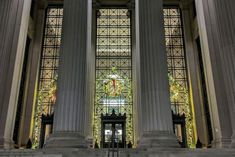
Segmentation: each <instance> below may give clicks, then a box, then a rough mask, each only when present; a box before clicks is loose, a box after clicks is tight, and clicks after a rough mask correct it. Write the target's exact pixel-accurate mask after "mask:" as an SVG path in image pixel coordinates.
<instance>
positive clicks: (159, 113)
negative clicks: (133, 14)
mask: <svg viewBox="0 0 235 157" xmlns="http://www.w3.org/2000/svg"><path fill="white" fill-rule="evenodd" d="M137 9H138V11H139V39H138V40H139V42H140V52H139V53H140V72H141V73H140V77H141V82H140V89H141V108H142V109H141V110H142V111H141V112H142V113H141V114H142V125H141V126H142V137H141V138H140V143H139V146H140V147H165V148H168V147H177V142H176V137H175V135H174V133H173V127H172V126H173V122H172V113H171V108H170V96H169V83H168V72H167V58H166V51H165V39H164V27H163V3H162V0H148V1H146V0H139V4H138V8H137Z"/></svg>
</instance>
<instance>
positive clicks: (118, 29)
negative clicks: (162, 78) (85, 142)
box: [93, 8, 134, 148]
mask: <svg viewBox="0 0 235 157" xmlns="http://www.w3.org/2000/svg"><path fill="white" fill-rule="evenodd" d="M96 20H97V21H96V56H95V59H96V62H95V104H94V132H93V135H94V141H96V142H95V145H96V147H101V148H108V147H111V144H113V146H115V147H120V148H124V147H125V145H126V143H128V144H130V145H131V144H133V143H134V138H133V96H132V38H131V32H132V30H131V10H129V9H125V8H116V9H115V8H110V9H108V8H103V9H102V8H99V9H97V10H96ZM112 142H113V143H112ZM112 148H113V147H112Z"/></svg>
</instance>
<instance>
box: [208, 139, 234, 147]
mask: <svg viewBox="0 0 235 157" xmlns="http://www.w3.org/2000/svg"><path fill="white" fill-rule="evenodd" d="M230 145H231V139H230V138H221V139H215V140H213V141H212V148H229V147H230Z"/></svg>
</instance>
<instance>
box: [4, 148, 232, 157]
mask: <svg viewBox="0 0 235 157" xmlns="http://www.w3.org/2000/svg"><path fill="white" fill-rule="evenodd" d="M115 154H116V153H115ZM0 157H108V149H76V148H74V149H41V150H26V149H25V150H0ZM110 157H112V154H110ZM114 157H117V155H115V156H114ZM118 157H235V149H120V150H119V156H118Z"/></svg>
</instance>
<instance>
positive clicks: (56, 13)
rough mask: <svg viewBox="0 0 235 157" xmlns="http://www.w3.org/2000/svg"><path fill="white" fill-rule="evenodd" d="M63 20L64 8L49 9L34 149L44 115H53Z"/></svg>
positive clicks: (35, 120)
mask: <svg viewBox="0 0 235 157" xmlns="http://www.w3.org/2000/svg"><path fill="white" fill-rule="evenodd" d="M62 20H63V8H62V7H61V6H52V7H48V8H47V10H46V20H45V28H44V38H43V46H42V54H41V66H40V74H39V83H38V92H37V102H36V105H35V111H34V118H33V134H32V135H33V139H32V141H33V148H38V146H39V140H40V131H41V117H42V115H51V114H52V113H53V104H54V103H55V92H56V83H57V71H58V66H59V50H60V44H61V30H62Z"/></svg>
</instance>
